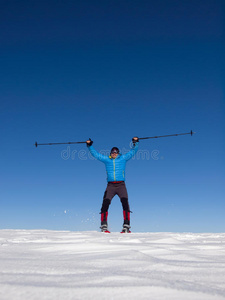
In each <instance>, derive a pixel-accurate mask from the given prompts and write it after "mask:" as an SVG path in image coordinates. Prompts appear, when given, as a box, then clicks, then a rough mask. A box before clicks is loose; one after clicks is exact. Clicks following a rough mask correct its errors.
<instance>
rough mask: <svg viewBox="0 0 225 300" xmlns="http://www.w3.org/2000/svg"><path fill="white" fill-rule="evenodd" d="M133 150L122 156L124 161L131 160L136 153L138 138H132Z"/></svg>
mask: <svg viewBox="0 0 225 300" xmlns="http://www.w3.org/2000/svg"><path fill="white" fill-rule="evenodd" d="M132 142H133V148H132V149H131V150H130V151H129V152H128V153H126V154H124V155H122V157H123V158H124V159H125V160H129V159H131V158H132V157H133V156H134V155H135V154H136V153H137V151H138V145H139V139H138V137H134V138H132Z"/></svg>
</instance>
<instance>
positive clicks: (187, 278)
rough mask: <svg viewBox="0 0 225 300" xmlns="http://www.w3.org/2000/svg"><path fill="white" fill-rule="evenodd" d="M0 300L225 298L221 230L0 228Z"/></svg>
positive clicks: (224, 244) (223, 236) (224, 240)
mask: <svg viewBox="0 0 225 300" xmlns="http://www.w3.org/2000/svg"><path fill="white" fill-rule="evenodd" d="M0 299H1V300H6V299H10V300H11V299H14V300H16V299H23V300H26V299H29V300H33V299H37V300H40V299H54V300H55V299H60V300H61V299H82V300H83V299H98V300H101V299H107V300H114V299H135V300H136V299H138V300H140V299H153V300H157V299H166V300H169V299H173V300H176V299H179V300H189V299H190V300H195V299H197V300H203V299H204V300H206V299H207V300H219V299H225V233H218V234H217V233H204V234H203V233H201V234H196V233H131V234H120V233H111V234H105V233H100V232H95V231H88V232H70V231H49V230H0Z"/></svg>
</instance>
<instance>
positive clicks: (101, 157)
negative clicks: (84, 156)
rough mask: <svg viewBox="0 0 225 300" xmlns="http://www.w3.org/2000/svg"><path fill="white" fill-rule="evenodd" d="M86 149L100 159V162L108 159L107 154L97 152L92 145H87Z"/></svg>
mask: <svg viewBox="0 0 225 300" xmlns="http://www.w3.org/2000/svg"><path fill="white" fill-rule="evenodd" d="M88 150H89V151H90V153H91V155H92V156H93V157H94V158H96V159H97V160H100V161H102V162H105V161H106V160H108V156H106V155H103V154H101V153H99V152H98V151H96V150H95V148H94V147H93V146H88Z"/></svg>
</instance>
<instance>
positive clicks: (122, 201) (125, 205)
mask: <svg viewBox="0 0 225 300" xmlns="http://www.w3.org/2000/svg"><path fill="white" fill-rule="evenodd" d="M121 203H122V206H123V210H125V211H130V207H129V203H128V199H127V198H121Z"/></svg>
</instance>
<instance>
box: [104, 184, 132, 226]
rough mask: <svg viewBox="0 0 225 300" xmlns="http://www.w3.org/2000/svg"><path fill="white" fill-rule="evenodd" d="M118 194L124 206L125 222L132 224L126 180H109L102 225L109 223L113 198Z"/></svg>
mask: <svg viewBox="0 0 225 300" xmlns="http://www.w3.org/2000/svg"><path fill="white" fill-rule="evenodd" d="M115 195H118V196H119V198H120V201H121V204H122V207H123V217H124V224H127V225H130V206H129V202H128V194H127V188H126V185H125V182H124V181H120V182H108V184H107V187H106V190H105V193H104V196H103V202H102V208H101V225H104V224H107V217H108V209H109V206H110V204H111V201H112V198H113V197H114V196H115Z"/></svg>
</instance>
